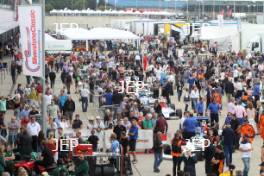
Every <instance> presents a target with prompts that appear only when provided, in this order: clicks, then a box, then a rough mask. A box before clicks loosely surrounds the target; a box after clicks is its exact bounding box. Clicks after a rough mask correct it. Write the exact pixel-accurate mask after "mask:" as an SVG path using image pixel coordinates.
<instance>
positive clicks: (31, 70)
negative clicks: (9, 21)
mask: <svg viewBox="0 0 264 176" xmlns="http://www.w3.org/2000/svg"><path fill="white" fill-rule="evenodd" d="M18 16H19V19H18V22H19V27H20V35H21V36H20V43H21V49H22V55H23V73H24V75H30V76H36V77H42V76H43V70H42V62H44V59H42V54H43V53H42V52H43V51H42V48H43V47H42V33H43V31H42V7H41V6H19V7H18Z"/></svg>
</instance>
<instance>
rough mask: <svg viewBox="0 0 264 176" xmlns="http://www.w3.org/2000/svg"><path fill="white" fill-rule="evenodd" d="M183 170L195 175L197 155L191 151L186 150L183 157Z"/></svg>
mask: <svg viewBox="0 0 264 176" xmlns="http://www.w3.org/2000/svg"><path fill="white" fill-rule="evenodd" d="M183 160H184V164H185V165H184V172H188V173H189V174H190V176H196V170H195V164H196V163H197V157H196V156H195V155H194V154H192V152H191V151H186V153H185V157H184V159H183Z"/></svg>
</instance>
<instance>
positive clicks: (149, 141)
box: [63, 129, 153, 151]
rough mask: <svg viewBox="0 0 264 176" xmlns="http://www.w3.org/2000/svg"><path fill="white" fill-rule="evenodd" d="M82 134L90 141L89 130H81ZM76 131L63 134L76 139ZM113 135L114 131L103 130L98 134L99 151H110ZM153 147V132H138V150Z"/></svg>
mask: <svg viewBox="0 0 264 176" xmlns="http://www.w3.org/2000/svg"><path fill="white" fill-rule="evenodd" d="M79 131H80V132H81V134H82V138H83V139H84V140H86V139H88V137H89V136H90V135H91V132H90V130H89V129H81V130H79ZM75 133H76V132H75V131H74V130H73V129H64V131H63V134H64V135H65V137H66V138H74V137H75V136H76V135H75ZM112 133H113V130H103V131H101V132H97V134H96V135H97V136H98V137H99V144H98V148H99V149H104V151H106V149H109V148H110V147H111V141H110V136H111V134H112ZM152 147H153V130H142V129H139V131H138V140H137V146H136V148H137V150H139V151H142V150H145V149H151V148H152Z"/></svg>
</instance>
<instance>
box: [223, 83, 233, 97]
mask: <svg viewBox="0 0 264 176" xmlns="http://www.w3.org/2000/svg"><path fill="white" fill-rule="evenodd" d="M234 91H235V87H234V84H233V83H232V82H231V81H230V80H227V81H226V83H225V92H226V94H227V97H230V96H231V95H233V94H234Z"/></svg>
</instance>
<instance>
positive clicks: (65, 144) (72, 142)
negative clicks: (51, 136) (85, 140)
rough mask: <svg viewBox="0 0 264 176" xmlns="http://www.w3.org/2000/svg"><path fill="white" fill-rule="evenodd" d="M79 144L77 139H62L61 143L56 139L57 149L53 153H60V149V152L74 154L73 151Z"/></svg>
mask: <svg viewBox="0 0 264 176" xmlns="http://www.w3.org/2000/svg"><path fill="white" fill-rule="evenodd" d="M78 144H79V143H78V139H77V138H70V139H60V142H59V140H58V139H55V145H56V148H55V149H54V150H52V151H58V149H59V148H60V151H64V152H68V151H71V152H72V151H73V149H74V148H75V147H77V146H78Z"/></svg>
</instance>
